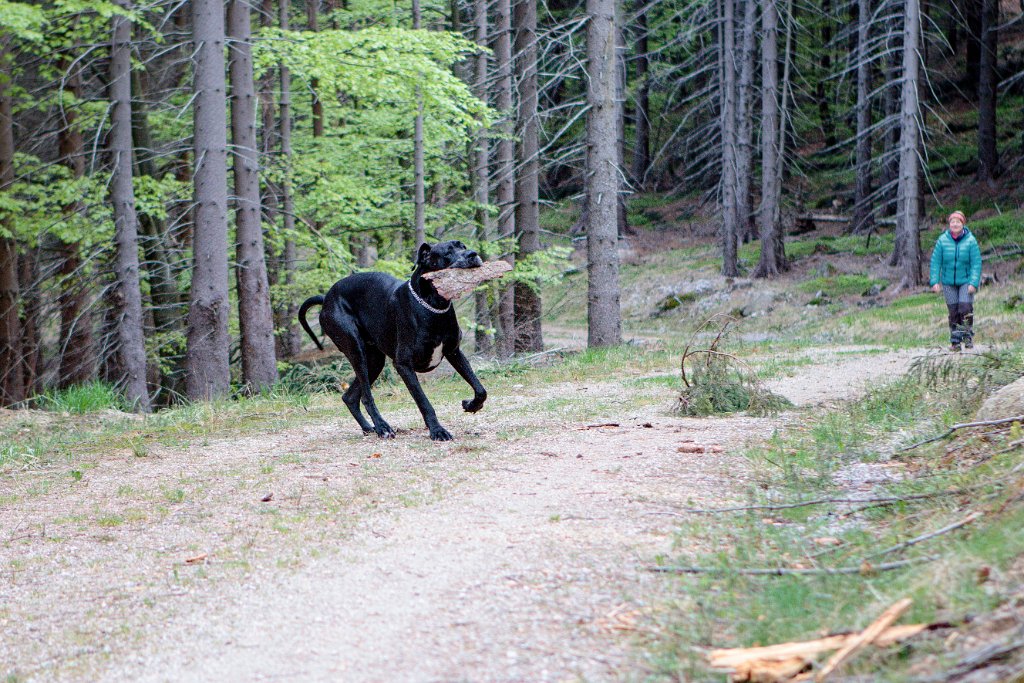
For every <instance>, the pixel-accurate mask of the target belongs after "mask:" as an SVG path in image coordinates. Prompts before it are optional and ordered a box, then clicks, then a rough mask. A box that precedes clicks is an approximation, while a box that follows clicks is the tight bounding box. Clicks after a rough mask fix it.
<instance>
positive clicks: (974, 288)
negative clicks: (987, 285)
mask: <svg viewBox="0 0 1024 683" xmlns="http://www.w3.org/2000/svg"><path fill="white" fill-rule="evenodd" d="M967 291H968V292H970V293H971V294H974V293H975V292H977V291H978V288H977V287H975V286H974V285H967Z"/></svg>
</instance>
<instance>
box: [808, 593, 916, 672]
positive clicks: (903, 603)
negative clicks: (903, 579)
mask: <svg viewBox="0 0 1024 683" xmlns="http://www.w3.org/2000/svg"><path fill="white" fill-rule="evenodd" d="M911 602H912V601H911V600H910V598H903V599H902V600H898V601H897V602H896V603H895V604H894V605H892V606H891V607H889V609H887V610H885V611H884V612H882V616H880V617H878V619H876V620H875V621H874V623H872V624H871V625H870V626H868V627H867V628H866V629H864V630H863V631H862V632H861V633H859V634H858V635H856V636H854V637H853V638H851V639H850V640H849V641H848V642H847V643H846V644H845V645H843V647H842V648H840V650H839V651H838V652H836V653H835V654H834V655H832V657H830V658H829V660H828V661H827V662H825V666H823V667H822V668H821V671H819V672H818V674H817V675H816V676H815V677H814V680H815V682H816V683H822V682H823V681H824V680H825V679H826V678H828V677H829V676H830V675H831V674H832V672H833V671H835V670H836V669H838V668H839V667H840V666H842V665H843V664H844V663H846V662H847V661H849V660H850V659H852V658H853V656H854V655H855V654H857V652H858V651H860V650H861V649H862V648H863V647H864V646H865V645H870V644H871V643H873V642H875V639H876V638H878V636H880V635H881V634H882V633H883V632H884V631H885V630H886V629H887V628H889V626H891V625H892V624H893V622H895V621H896V620H897V619H899V618H900V617H901V616H903V613H904V612H906V611H907V610H908V609H910V605H911Z"/></svg>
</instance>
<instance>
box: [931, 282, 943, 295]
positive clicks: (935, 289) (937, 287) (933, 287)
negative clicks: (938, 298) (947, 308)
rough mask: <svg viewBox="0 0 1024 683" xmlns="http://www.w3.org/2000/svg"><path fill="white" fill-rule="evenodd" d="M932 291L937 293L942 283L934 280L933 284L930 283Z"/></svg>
mask: <svg viewBox="0 0 1024 683" xmlns="http://www.w3.org/2000/svg"><path fill="white" fill-rule="evenodd" d="M932 291H933V292H935V293H936V294H938V293H939V292H941V291H942V285H941V284H940V283H938V282H936V283H935V284H934V285H932Z"/></svg>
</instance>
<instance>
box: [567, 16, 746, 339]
mask: <svg viewBox="0 0 1024 683" xmlns="http://www.w3.org/2000/svg"><path fill="white" fill-rule="evenodd" d="M729 1H730V2H731V0H729ZM618 12H619V8H618V3H617V0H587V17H588V24H587V104H588V110H587V165H586V179H587V181H586V213H587V276H588V277H587V345H588V346H590V347H598V346H610V345H614V344H619V343H621V341H622V322H621V313H620V310H619V256H618V216H617V209H618V196H619V190H620V182H621V181H620V175H619V169H618V168H617V160H618V140H619V137H620V134H621V130H620V126H621V123H622V119H621V117H620V112H619V107H618V105H617V104H616V102H615V92H616V89H617V86H616V82H617V80H618V76H617V71H618V68H619V66H618V60H617V59H616V56H615V51H616V50H615V48H616V42H617V41H616V27H617V26H618V23H619V19H618Z"/></svg>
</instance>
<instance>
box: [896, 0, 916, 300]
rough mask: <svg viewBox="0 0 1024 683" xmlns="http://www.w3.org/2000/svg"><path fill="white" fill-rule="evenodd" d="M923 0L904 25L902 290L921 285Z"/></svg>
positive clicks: (910, 6)
mask: <svg viewBox="0 0 1024 683" xmlns="http://www.w3.org/2000/svg"><path fill="white" fill-rule="evenodd" d="M920 36H921V5H920V0H905V2H904V26H903V81H902V98H901V106H900V172H899V190H898V192H897V200H896V205H897V216H896V230H897V239H896V243H897V245H898V248H899V251H898V255H897V262H898V265H899V268H900V274H901V280H900V284H899V288H900V289H909V288H911V287H915V286H917V285H920V284H921V233H920V213H919V209H920V205H919V203H918V202H919V194H920V192H921V186H920V176H919V174H920V170H921V169H920V154H919V147H920V138H921V130H920V126H919V121H920V119H919V118H918V117H919V116H920V105H919V93H918V81H919V74H920V66H921V63H920V61H919V57H918V54H917V53H918V47H919V45H920Z"/></svg>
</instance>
